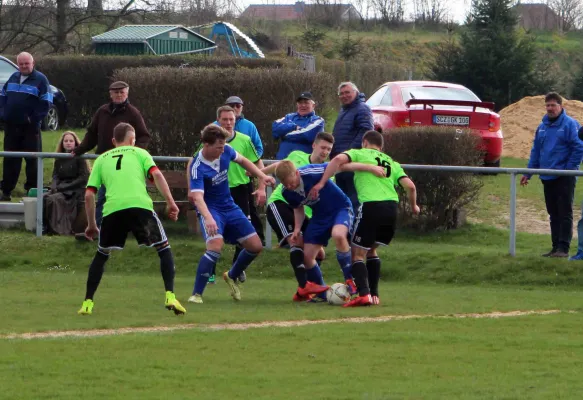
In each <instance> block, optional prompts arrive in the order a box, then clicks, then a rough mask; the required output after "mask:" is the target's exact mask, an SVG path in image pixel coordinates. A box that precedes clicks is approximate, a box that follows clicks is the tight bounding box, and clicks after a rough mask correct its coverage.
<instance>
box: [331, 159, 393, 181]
mask: <svg viewBox="0 0 583 400" xmlns="http://www.w3.org/2000/svg"><path fill="white" fill-rule="evenodd" d="M354 171H363V172H370V173H372V174H374V175H375V176H377V177H379V178H385V177H386V176H387V170H386V169H385V168H384V167H381V166H378V165H372V164H363V163H357V162H349V163H346V164H343V165H341V166H340V168H339V169H338V172H354Z"/></svg>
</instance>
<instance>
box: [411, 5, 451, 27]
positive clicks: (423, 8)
mask: <svg viewBox="0 0 583 400" xmlns="http://www.w3.org/2000/svg"><path fill="white" fill-rule="evenodd" d="M446 13H447V8H446V2H445V0H413V20H414V21H415V22H417V23H420V24H439V23H441V22H443V21H444V19H445V16H446Z"/></svg>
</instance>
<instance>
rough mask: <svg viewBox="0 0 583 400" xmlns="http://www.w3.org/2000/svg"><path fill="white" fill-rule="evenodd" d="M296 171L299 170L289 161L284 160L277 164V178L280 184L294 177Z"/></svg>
mask: <svg viewBox="0 0 583 400" xmlns="http://www.w3.org/2000/svg"><path fill="white" fill-rule="evenodd" d="M296 171H297V169H296V166H295V165H294V163H293V162H291V161H289V160H283V161H280V162H279V164H277V167H275V176H276V177H277V179H279V181H280V182H283V181H284V180H285V179H287V178H289V177H290V176H292V175H294V174H295V173H296Z"/></svg>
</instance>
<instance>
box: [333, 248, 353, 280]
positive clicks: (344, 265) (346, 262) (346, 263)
mask: <svg viewBox="0 0 583 400" xmlns="http://www.w3.org/2000/svg"><path fill="white" fill-rule="evenodd" d="M336 259H337V260H338V264H340V269H341V270H342V274H343V275H344V280H347V279H352V257H351V255H350V250H349V251H347V252H345V253H343V252H341V251H338V250H336Z"/></svg>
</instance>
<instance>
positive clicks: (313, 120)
mask: <svg viewBox="0 0 583 400" xmlns="http://www.w3.org/2000/svg"><path fill="white" fill-rule="evenodd" d="M320 132H324V118H322V117H319V116H317V115H316V113H315V112H313V111H312V112H311V113H309V114H306V115H304V116H301V115H300V114H298V113H297V112H295V113H290V114H287V115H286V116H285V117H283V118H280V119H278V120H277V121H274V122H273V124H272V126H271V134H272V135H273V138H274V139H281V142H280V143H279V149H278V150H277V155H276V156H275V159H276V160H283V159H284V158H286V157H287V156H288V154H289V153H291V152H292V151H296V150H300V151H303V152H304V153H308V154H310V153H311V152H312V143H314V139H316V135H317V134H318V133H320Z"/></svg>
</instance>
